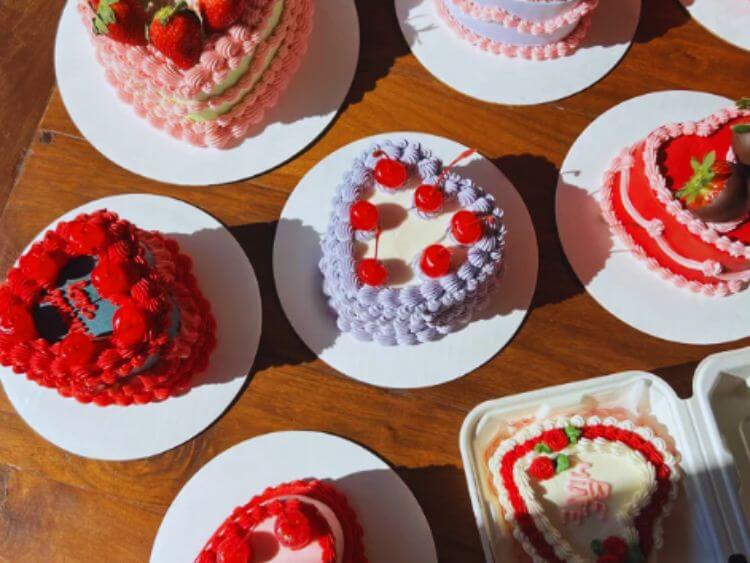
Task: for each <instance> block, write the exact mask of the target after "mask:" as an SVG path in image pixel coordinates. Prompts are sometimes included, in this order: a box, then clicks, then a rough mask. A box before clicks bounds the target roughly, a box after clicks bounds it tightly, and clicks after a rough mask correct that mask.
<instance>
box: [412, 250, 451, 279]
mask: <svg viewBox="0 0 750 563" xmlns="http://www.w3.org/2000/svg"><path fill="white" fill-rule="evenodd" d="M419 267H420V268H421V269H422V272H424V275H426V276H428V277H430V278H441V277H443V276H444V275H445V274H447V273H448V272H449V271H450V269H451V253H450V251H449V250H448V249H447V248H445V247H444V246H443V245H442V244H433V245H430V246H428V247H427V248H425V249H424V252H422V258H421V259H420V260H419Z"/></svg>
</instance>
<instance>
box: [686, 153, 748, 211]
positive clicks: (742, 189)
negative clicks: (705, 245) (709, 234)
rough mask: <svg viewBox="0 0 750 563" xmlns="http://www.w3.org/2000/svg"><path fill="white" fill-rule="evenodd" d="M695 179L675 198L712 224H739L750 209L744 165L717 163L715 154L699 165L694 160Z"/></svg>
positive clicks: (694, 159)
mask: <svg viewBox="0 0 750 563" xmlns="http://www.w3.org/2000/svg"><path fill="white" fill-rule="evenodd" d="M690 166H691V167H692V168H693V176H692V177H691V178H690V180H689V181H688V182H687V183H686V184H685V186H684V187H683V188H682V189H681V190H680V191H678V192H677V193H676V194H675V195H676V196H677V197H678V198H679V199H681V200H682V201H683V203H684V204H685V206H686V207H687V208H688V209H690V211H692V212H693V213H694V214H695V215H696V216H698V217H699V218H701V219H703V220H704V221H708V222H711V223H724V222H728V221H735V220H738V219H741V218H743V217H744V216H745V214H746V213H747V209H748V190H747V177H746V174H745V171H744V168H743V167H742V166H741V165H738V164H735V163H732V162H727V161H726V160H716V152H715V151H711V152H710V153H708V154H707V155H706V156H705V157H704V158H703V162H699V161H698V160H697V159H696V158H693V159H691V161H690Z"/></svg>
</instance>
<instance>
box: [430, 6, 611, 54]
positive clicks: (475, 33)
mask: <svg viewBox="0 0 750 563" xmlns="http://www.w3.org/2000/svg"><path fill="white" fill-rule="evenodd" d="M435 1H436V2H437V9H438V12H439V13H440V15H441V16H442V19H443V20H444V21H445V22H446V23H447V24H448V25H449V26H450V27H451V28H452V29H453V30H454V31H455V32H456V33H457V34H458V35H459V36H460V37H461V38H463V39H465V40H467V41H469V42H470V43H471V44H473V45H475V46H477V47H479V48H480V49H482V50H484V51H487V52H490V53H494V54H496V55H504V56H507V57H521V58H525V59H535V60H544V59H555V58H558V57H563V56H566V55H569V54H571V53H573V52H574V51H575V50H576V49H577V48H578V47H579V46H580V44H581V41H582V40H583V38H584V37H585V36H586V33H587V32H588V29H589V26H590V24H591V13H592V12H593V11H594V9H596V7H597V4H598V0H435Z"/></svg>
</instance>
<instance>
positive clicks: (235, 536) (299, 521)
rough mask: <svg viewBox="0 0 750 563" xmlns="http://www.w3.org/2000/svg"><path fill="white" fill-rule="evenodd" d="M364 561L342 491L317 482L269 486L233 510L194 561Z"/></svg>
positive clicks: (355, 525) (356, 528) (356, 525)
mask: <svg viewBox="0 0 750 563" xmlns="http://www.w3.org/2000/svg"><path fill="white" fill-rule="evenodd" d="M228 561H231V562H232V563H253V562H258V563H260V562H261V561H263V562H266V563H272V562H277V563H316V562H319V563H367V557H366V556H365V553H364V546H363V543H362V527H361V526H360V524H359V522H358V521H357V515H356V513H355V512H354V510H353V509H352V508H351V506H349V503H348V501H347V499H346V497H345V496H344V494H343V493H341V492H340V491H338V490H337V489H336V488H334V487H333V486H331V485H329V484H327V483H323V482H321V481H317V480H307V481H295V482H293V483H286V484H284V485H279V486H278V487H272V488H269V489H267V490H266V491H264V492H263V493H262V494H260V495H258V496H256V497H254V498H253V499H252V500H250V502H248V503H247V504H246V505H244V506H241V507H239V508H236V509H235V510H234V512H232V514H231V515H230V516H229V518H227V519H226V520H225V521H224V523H223V524H222V525H221V526H220V527H219V529H218V530H216V532H215V533H214V535H213V536H211V538H210V539H209V540H208V542H206V545H205V546H204V547H203V549H202V550H201V552H200V553H199V554H198V556H197V557H196V559H195V563H222V562H225V563H226V562H228Z"/></svg>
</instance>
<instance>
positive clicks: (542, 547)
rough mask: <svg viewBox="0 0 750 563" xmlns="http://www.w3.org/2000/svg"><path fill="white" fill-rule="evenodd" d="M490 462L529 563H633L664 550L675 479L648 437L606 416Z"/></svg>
mask: <svg viewBox="0 0 750 563" xmlns="http://www.w3.org/2000/svg"><path fill="white" fill-rule="evenodd" d="M487 457H488V467H489V470H490V474H491V477H492V485H493V487H494V490H495V493H496V494H497V500H498V501H499V503H500V506H501V507H502V510H503V513H504V517H505V519H506V520H507V521H508V523H509V525H510V526H511V528H512V531H513V536H514V537H515V539H516V540H517V541H518V544H519V545H520V546H521V548H522V549H523V550H524V551H525V553H526V554H527V555H528V556H529V557H531V559H532V560H533V561H534V563H542V562H558V563H559V562H576V563H589V562H591V563H639V562H645V561H653V560H654V554H655V553H656V552H657V551H658V550H659V549H660V548H661V547H662V543H663V542H662V524H663V520H664V518H665V517H666V516H667V515H668V514H669V512H670V510H671V507H672V504H673V503H674V500H675V498H676V497H677V494H678V487H679V480H680V473H679V468H678V464H677V459H676V457H675V455H673V454H672V453H671V452H670V451H669V450H668V448H667V446H666V443H665V441H664V440H663V439H662V438H660V437H658V436H656V434H655V433H654V432H653V430H651V429H650V428H648V427H645V426H636V425H635V424H634V423H633V422H631V421H630V420H627V419H624V418H623V419H621V418H615V417H612V416H606V417H604V418H600V417H599V416H590V417H587V418H585V417H583V416H580V415H575V416H571V417H560V418H555V419H547V420H543V421H540V422H536V423H533V424H530V425H528V426H526V427H524V428H522V429H520V430H519V431H517V432H516V433H515V434H514V435H513V436H511V437H509V438H507V439H505V440H502V441H499V442H495V443H494V444H493V445H491V446H490V448H489V450H488V452H487Z"/></svg>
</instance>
